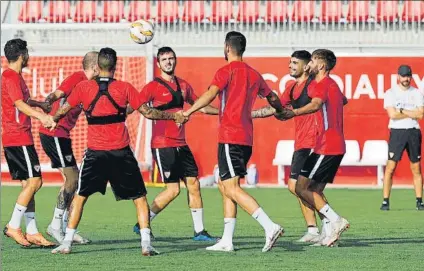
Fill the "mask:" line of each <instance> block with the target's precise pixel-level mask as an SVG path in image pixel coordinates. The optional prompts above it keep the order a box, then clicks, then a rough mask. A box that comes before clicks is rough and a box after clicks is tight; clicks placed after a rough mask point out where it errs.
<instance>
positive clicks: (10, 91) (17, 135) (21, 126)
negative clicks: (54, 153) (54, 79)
mask: <svg viewBox="0 0 424 271" xmlns="http://www.w3.org/2000/svg"><path fill="white" fill-rule="evenodd" d="M29 98H30V95H29V89H28V87H27V85H26V84H25V81H24V79H23V78H22V76H21V75H20V74H19V73H17V72H15V71H14V70H12V69H6V70H5V71H4V72H3V74H2V78H1V113H2V134H1V135H2V142H3V146H4V147H13V146H28V145H33V144H34V140H33V138H32V134H31V118H30V117H29V116H27V115H25V114H24V113H22V112H20V111H19V110H18V109H17V108H16V107H15V102H16V101H18V100H22V101H24V102H26V101H27V100H28V99H29Z"/></svg>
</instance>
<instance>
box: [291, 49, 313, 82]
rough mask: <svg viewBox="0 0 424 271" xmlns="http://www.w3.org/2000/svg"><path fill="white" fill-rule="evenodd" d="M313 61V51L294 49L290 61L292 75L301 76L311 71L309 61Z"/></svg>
mask: <svg viewBox="0 0 424 271" xmlns="http://www.w3.org/2000/svg"><path fill="white" fill-rule="evenodd" d="M310 61H311V53H309V52H308V51H305V50H300V51H294V53H293V54H292V55H291V58H290V63H289V73H290V76H292V77H294V78H299V77H301V76H302V75H303V74H305V73H308V72H309V66H308V64H309V62H310Z"/></svg>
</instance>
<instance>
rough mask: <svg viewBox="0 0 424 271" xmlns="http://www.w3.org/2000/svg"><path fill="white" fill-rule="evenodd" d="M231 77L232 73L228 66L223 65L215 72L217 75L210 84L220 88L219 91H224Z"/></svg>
mask: <svg viewBox="0 0 424 271" xmlns="http://www.w3.org/2000/svg"><path fill="white" fill-rule="evenodd" d="M229 79H230V73H229V71H228V70H227V69H226V67H223V68H221V69H219V70H218V71H217V72H216V73H215V76H214V77H213V79H212V82H211V84H210V85H211V86H212V85H215V86H217V87H218V88H219V91H222V90H223V89H225V87H226V86H227V85H228V81H229Z"/></svg>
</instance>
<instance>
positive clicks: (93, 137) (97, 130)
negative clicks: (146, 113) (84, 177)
mask: <svg viewBox="0 0 424 271" xmlns="http://www.w3.org/2000/svg"><path fill="white" fill-rule="evenodd" d="M98 92H99V86H98V84H97V82H96V81H95V80H87V81H82V82H81V83H79V84H78V85H76V87H75V88H74V89H73V91H72V92H71V94H70V95H69V96H68V99H67V102H68V103H69V104H70V105H71V106H72V107H76V106H79V105H80V104H81V105H82V108H83V110H84V111H86V110H87V109H88V107H89V106H90V104H91V102H92V101H93V100H94V98H95V96H96V95H97V93H98ZM108 92H109V94H110V96H111V97H112V99H113V100H114V101H115V102H116V103H117V104H118V105H119V106H120V107H126V106H127V105H128V104H130V106H131V107H132V108H139V107H140V106H141V102H140V101H141V100H140V98H139V93H138V91H137V90H136V89H135V88H134V87H133V86H132V85H131V84H130V83H127V82H123V81H119V80H116V81H113V82H112V83H110V85H109V88H108ZM117 112H118V111H117V109H116V108H115V107H114V106H113V105H112V103H111V102H110V101H109V99H108V98H107V97H106V96H104V95H103V96H101V97H100V99H99V100H98V101H97V104H96V105H95V107H94V109H93V111H92V115H93V116H108V115H112V114H116V113H117ZM87 138H88V142H87V147H88V148H89V149H92V150H103V151H107V150H118V149H122V148H125V147H126V146H128V145H129V143H130V138H129V134H128V130H127V127H126V126H125V123H124V122H122V123H112V124H100V125H88V134H87Z"/></svg>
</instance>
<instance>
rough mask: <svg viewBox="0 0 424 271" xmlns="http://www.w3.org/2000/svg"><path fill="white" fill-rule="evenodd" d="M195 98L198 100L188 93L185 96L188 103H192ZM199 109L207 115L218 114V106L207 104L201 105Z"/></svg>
mask: <svg viewBox="0 0 424 271" xmlns="http://www.w3.org/2000/svg"><path fill="white" fill-rule="evenodd" d="M196 100H198V98H197V97H196V96H195V95H188V97H187V98H186V102H187V103H188V104H190V105H193V104H194V103H195V101H196ZM199 111H200V112H202V113H203V114H207V115H218V114H219V110H218V108H216V107H214V106H212V105H207V106H205V107H203V108H202V109H200V110H199Z"/></svg>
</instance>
